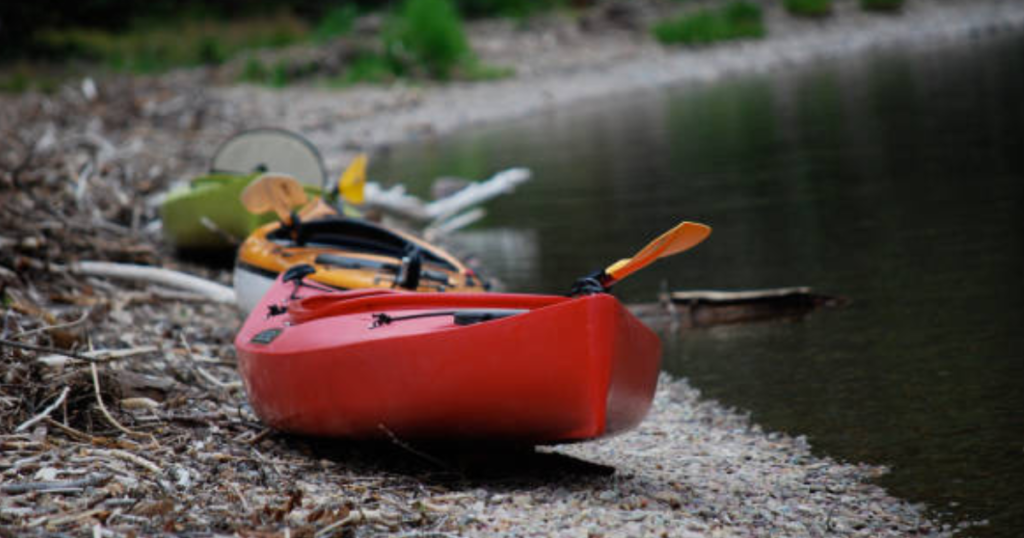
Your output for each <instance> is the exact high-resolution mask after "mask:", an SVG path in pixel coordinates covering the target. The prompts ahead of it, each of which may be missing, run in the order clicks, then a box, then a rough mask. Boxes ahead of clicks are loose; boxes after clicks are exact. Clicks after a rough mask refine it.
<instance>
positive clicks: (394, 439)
mask: <svg viewBox="0 0 1024 538" xmlns="http://www.w3.org/2000/svg"><path fill="white" fill-rule="evenodd" d="M377 428H379V429H380V430H381V431H382V432H384V433H385V434H387V436H388V437H389V438H390V439H391V442H392V443H394V444H395V445H397V446H398V447H399V448H401V449H403V450H405V451H407V452H409V453H410V454H412V455H414V456H418V457H420V458H423V459H424V460H426V461H428V462H430V463H433V464H434V465H437V466H438V467H440V468H442V469H449V468H450V467H449V466H448V464H447V463H445V462H443V461H441V460H439V459H437V458H435V457H434V456H431V455H430V454H427V453H426V452H423V451H421V450H416V449H415V448H413V447H412V446H410V445H409V444H408V443H406V442H404V441H402V440H401V439H399V438H398V436H397V435H395V434H394V432H392V431H391V430H389V429H388V427H387V426H385V425H383V424H378V425H377Z"/></svg>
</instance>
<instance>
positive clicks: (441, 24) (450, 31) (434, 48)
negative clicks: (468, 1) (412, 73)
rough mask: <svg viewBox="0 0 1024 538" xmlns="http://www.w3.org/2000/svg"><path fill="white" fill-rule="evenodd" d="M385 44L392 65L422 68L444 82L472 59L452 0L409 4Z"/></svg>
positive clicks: (417, 0) (409, 1)
mask: <svg viewBox="0 0 1024 538" xmlns="http://www.w3.org/2000/svg"><path fill="white" fill-rule="evenodd" d="M384 40H385V49H386V51H387V55H388V57H389V58H390V59H391V61H393V62H395V63H396V64H401V65H406V66H412V65H416V66H422V67H423V68H424V69H426V70H427V72H428V73H429V74H430V75H431V76H433V77H436V78H440V79H446V78H448V77H449V76H450V75H451V73H452V70H453V69H454V68H455V67H456V66H457V65H459V64H460V63H461V62H463V61H465V60H466V58H468V57H470V55H471V51H470V49H469V41H468V40H467V39H466V33H465V31H464V30H463V28H462V19H461V18H459V14H458V12H456V11H455V6H454V5H453V4H452V3H451V0H406V2H405V3H404V4H403V5H402V7H401V9H400V11H399V13H398V14H397V15H396V16H394V17H393V18H392V19H391V20H390V22H389V25H388V28H387V29H386V30H385V35H384Z"/></svg>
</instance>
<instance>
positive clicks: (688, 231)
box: [604, 221, 711, 286]
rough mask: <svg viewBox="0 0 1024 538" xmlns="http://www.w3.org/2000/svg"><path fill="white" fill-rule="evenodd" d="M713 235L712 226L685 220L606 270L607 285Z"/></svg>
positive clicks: (687, 248)
mask: <svg viewBox="0 0 1024 538" xmlns="http://www.w3.org/2000/svg"><path fill="white" fill-rule="evenodd" d="M709 235H711V227H710V226H706V225H704V224H700V223H696V222H686V221H683V222H681V223H679V224H678V225H677V226H676V227H675V228H672V229H671V230H669V231H667V232H665V233H663V234H661V235H660V236H658V238H657V239H655V240H654V241H651V242H650V243H648V244H647V246H645V247H644V248H642V249H640V252H637V253H636V254H634V255H633V257H632V258H626V259H622V260H619V261H617V262H615V263H613V264H611V265H609V266H608V268H607V269H605V270H604V272H605V274H607V275H608V281H607V282H606V283H605V286H611V285H612V284H614V283H616V282H618V281H620V280H622V279H624V278H626V277H627V276H629V275H631V274H633V273H635V272H637V271H639V270H640V269H643V268H644V267H647V266H648V265H650V264H652V263H654V262H655V261H656V260H659V259H661V258H667V257H669V256H672V255H674V254H679V253H680V252H683V251H684V250H689V249H691V248H693V247H695V246H697V245H698V244H700V243H701V242H702V241H704V240H705V239H707V238H708V236H709Z"/></svg>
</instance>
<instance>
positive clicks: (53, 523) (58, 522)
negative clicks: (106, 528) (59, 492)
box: [46, 508, 105, 528]
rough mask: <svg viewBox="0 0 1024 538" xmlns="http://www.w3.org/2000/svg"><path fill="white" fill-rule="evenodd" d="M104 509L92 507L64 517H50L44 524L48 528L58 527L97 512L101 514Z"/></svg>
mask: <svg viewBox="0 0 1024 538" xmlns="http://www.w3.org/2000/svg"><path fill="white" fill-rule="evenodd" d="M104 511H105V509H103V508H93V509H92V510H87V511H85V512H82V513H79V514H71V515H68V516H64V517H58V518H56V519H51V520H50V521H48V522H47V523H46V526H47V527H48V528H53V527H60V526H61V525H67V524H68V523H74V522H76V521H79V520H82V519H87V518H90V517H92V516H95V515H97V514H101V513H103V512H104Z"/></svg>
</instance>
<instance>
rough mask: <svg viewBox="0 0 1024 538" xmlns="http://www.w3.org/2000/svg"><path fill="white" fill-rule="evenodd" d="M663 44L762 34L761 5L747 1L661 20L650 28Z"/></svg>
mask: <svg viewBox="0 0 1024 538" xmlns="http://www.w3.org/2000/svg"><path fill="white" fill-rule="evenodd" d="M652 32H653V33H654V37H655V38H657V39H658V41H661V42H662V43H683V44H689V45H695V44H702V43H712V42H715V41H725V40H731V39H743V38H751V37H763V36H764V33H765V32H764V22H763V15H762V13H761V7H760V6H758V5H757V4H753V3H751V2H746V1H736V2H730V3H729V4H726V5H725V6H724V7H722V8H720V9H701V10H698V11H695V12H692V13H689V14H685V15H681V16H679V17H675V18H672V19H668V20H664V21H661V22H659V23H657V24H655V25H654V27H653V28H652Z"/></svg>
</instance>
